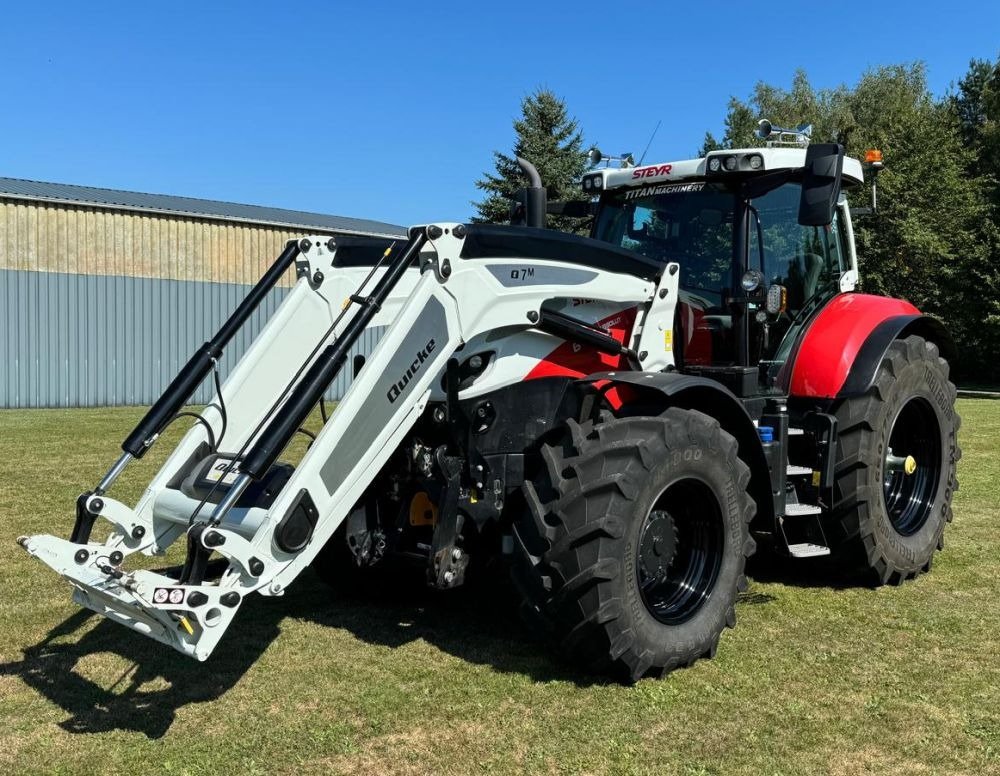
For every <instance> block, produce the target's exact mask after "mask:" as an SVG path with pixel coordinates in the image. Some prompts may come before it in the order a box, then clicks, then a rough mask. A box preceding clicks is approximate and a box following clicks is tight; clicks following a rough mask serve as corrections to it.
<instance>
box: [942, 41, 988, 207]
mask: <svg viewBox="0 0 1000 776" xmlns="http://www.w3.org/2000/svg"><path fill="white" fill-rule="evenodd" d="M949 104H950V106H951V109H952V111H953V112H954V114H955V116H956V118H957V119H958V123H959V127H960V129H961V131H962V137H963V138H964V139H965V142H966V143H967V144H968V146H969V147H970V148H972V150H973V152H974V153H975V163H974V165H973V166H972V168H971V172H973V173H975V174H978V175H982V176H983V177H984V178H985V179H986V180H987V183H988V185H989V186H990V189H991V195H992V196H991V198H992V200H993V204H994V205H995V206H1000V57H998V58H997V61H996V62H995V63H991V62H987V61H986V60H982V59H973V60H972V61H971V62H970V63H969V72H968V73H966V74H965V77H964V78H963V79H962V80H961V81H959V82H958V91H957V92H956V93H955V94H952V95H951V96H950V98H949Z"/></svg>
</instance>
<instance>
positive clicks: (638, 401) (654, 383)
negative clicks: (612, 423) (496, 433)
mask: <svg viewBox="0 0 1000 776" xmlns="http://www.w3.org/2000/svg"><path fill="white" fill-rule="evenodd" d="M578 383H579V384H583V385H587V384H594V383H606V384H607V385H613V386H621V387H623V388H625V387H627V388H629V389H632V391H631V392H629V393H630V395H632V396H634V406H636V407H641V412H642V413H643V414H652V413H660V412H663V411H664V410H666V409H667V408H668V407H679V408H681V409H686V410H697V411H698V412H703V413H705V414H706V415H708V416H709V417H712V418H714V419H715V420H717V421H718V422H719V425H720V426H722V428H723V429H724V430H725V431H726V432H727V433H729V434H730V435H731V436H733V437H734V438H735V439H736V442H737V444H738V445H739V456H740V458H741V459H742V460H743V462H744V463H745V464H746V465H747V466H749V467H750V485H749V488H748V490H749V492H750V496H751V497H752V498H753V500H754V501H755V502H756V503H757V514H756V516H755V517H754V522H753V525H754V526H759V527H762V528H764V529H766V530H770V529H771V528H773V525H774V499H773V496H772V494H771V474H770V470H769V469H768V466H767V459H766V458H765V457H764V448H763V447H761V444H760V437H759V436H758V435H757V428H756V427H755V426H754V423H753V420H752V419H751V417H750V415H749V414H748V413H747V411H746V408H744V406H743V403H742V402H741V401H740V400H739V399H738V398H737V397H736V395H735V394H734V393H732V391H730V390H729V389H728V388H726V387H725V386H723V385H722V384H721V383H719V382H717V381H715V380H709V379H707V378H704V377H696V376H694V375H684V374H680V373H679V372H599V373H596V374H592V375H589V376H588V377H586V378H584V379H582V380H579V381H578ZM605 387H607V386H605ZM630 404H633V402H632V401H630V400H629V399H625V400H624V402H623V404H622V407H621V408H620V409H619V410H618V411H619V413H620V414H628V413H629V406H630ZM633 414H634V413H633Z"/></svg>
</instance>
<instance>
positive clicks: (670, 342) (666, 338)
mask: <svg viewBox="0 0 1000 776" xmlns="http://www.w3.org/2000/svg"><path fill="white" fill-rule="evenodd" d="M663 349H664V351H666V352H667V353H670V352H671V351H673V349H674V332H673V330H671V329H667V330H666V331H664V332H663Z"/></svg>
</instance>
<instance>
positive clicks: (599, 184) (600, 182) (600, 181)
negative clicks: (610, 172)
mask: <svg viewBox="0 0 1000 776" xmlns="http://www.w3.org/2000/svg"><path fill="white" fill-rule="evenodd" d="M594 188H595V189H601V188H604V178H602V177H601V176H600V175H598V176H596V177H595V178H594Z"/></svg>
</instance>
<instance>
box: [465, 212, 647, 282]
mask: <svg viewBox="0 0 1000 776" xmlns="http://www.w3.org/2000/svg"><path fill="white" fill-rule="evenodd" d="M465 229H466V236H465V242H464V243H463V244H462V258H463V259H496V258H507V257H513V258H525V259H542V260H545V259H548V260H550V261H565V262H569V263H571V264H579V265H581V266H584V267H593V268H594V269H600V270H604V271H607V272H622V273H625V274H627V275H635V276H636V277H640V278H644V279H647V280H651V279H653V278H654V277H656V276H657V275H658V274H659V273H660V271H661V270H662V269H663V265H662V264H661V263H660V262H658V261H654V260H653V259H650V258H648V257H647V256H643V255H642V254H641V253H635V252H634V251H629V250H625V249H624V248H617V247H615V246H614V245H611V244H610V243H606V242H602V241H601V240H594V239H591V238H590V237H579V236H577V235H575V234H568V233H566V232H558V231H555V230H554V229H532V228H531V227H527V226H506V225H501V224H467V225H466V227H465Z"/></svg>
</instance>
